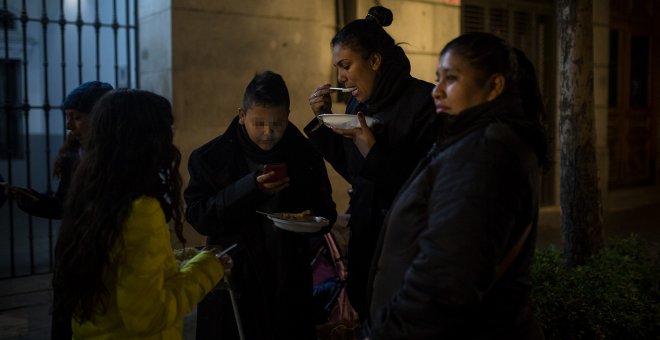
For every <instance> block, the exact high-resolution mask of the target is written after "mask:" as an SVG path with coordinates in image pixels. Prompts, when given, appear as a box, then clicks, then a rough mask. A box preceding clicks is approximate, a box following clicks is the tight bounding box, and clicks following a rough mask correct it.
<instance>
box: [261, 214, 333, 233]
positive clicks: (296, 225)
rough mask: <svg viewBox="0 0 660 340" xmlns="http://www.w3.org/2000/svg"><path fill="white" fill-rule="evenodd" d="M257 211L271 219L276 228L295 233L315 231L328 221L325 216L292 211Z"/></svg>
mask: <svg viewBox="0 0 660 340" xmlns="http://www.w3.org/2000/svg"><path fill="white" fill-rule="evenodd" d="M257 213H260V214H262V215H266V217H268V219H270V220H271V221H273V224H274V225H275V226H276V227H277V228H280V229H283V230H288V231H293V232H297V233H315V232H317V231H319V230H321V228H323V227H325V226H327V225H328V224H329V223H330V221H328V219H327V218H325V217H321V216H310V215H305V214H294V213H265V212H262V211H257Z"/></svg>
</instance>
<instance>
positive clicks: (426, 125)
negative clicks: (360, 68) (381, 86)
mask: <svg viewBox="0 0 660 340" xmlns="http://www.w3.org/2000/svg"><path fill="white" fill-rule="evenodd" d="M432 89H433V85H432V84H430V83H427V82H424V81H421V80H419V79H415V78H413V77H411V76H410V75H405V76H401V77H399V78H398V79H397V80H396V84H395V85H391V91H390V92H389V93H387V96H388V97H387V100H384V101H382V102H381V103H380V105H377V106H374V105H372V106H370V105H364V104H361V103H359V102H358V101H357V100H355V99H354V98H351V99H350V101H349V103H348V106H347V108H346V113H347V114H357V113H358V112H360V111H362V112H364V113H365V115H367V116H371V117H374V118H376V119H378V120H379V121H380V124H376V125H375V126H374V127H372V132H373V133H374V136H375V137H376V144H375V145H374V146H373V148H372V149H371V150H370V152H369V154H368V155H367V157H366V158H365V157H362V155H361V154H360V152H359V151H358V149H357V147H356V146H355V144H353V142H352V140H351V139H349V138H345V137H343V136H340V135H337V134H336V133H334V132H332V130H331V129H329V128H327V127H325V126H322V127H320V128H318V129H316V130H312V129H313V127H315V126H316V124H317V122H316V120H314V121H312V122H311V123H310V124H309V125H307V127H305V132H306V133H307V135H308V136H309V139H310V141H311V142H312V143H313V144H314V146H316V147H317V148H318V149H319V150H320V151H321V153H322V154H323V157H325V159H326V160H327V161H328V162H329V163H330V164H331V165H332V167H333V168H334V169H335V170H336V171H337V172H338V173H339V174H340V175H341V176H342V177H344V179H346V181H348V182H349V183H350V184H351V187H352V196H351V198H350V203H349V208H348V213H349V214H350V220H349V222H348V227H349V228H350V231H351V237H350V240H349V246H348V254H347V260H348V266H347V270H348V284H347V287H346V290H347V293H348V296H349V299H350V300H351V303H352V304H353V307H354V308H355V309H356V311H357V312H358V313H359V314H360V317H361V318H364V317H365V316H366V313H367V311H368V309H367V305H366V302H365V301H366V299H365V297H366V288H367V286H366V282H367V276H368V273H369V268H370V265H371V261H372V259H373V254H374V248H375V246H376V241H377V239H378V234H379V233H380V227H381V225H382V223H383V218H384V216H385V214H386V213H387V211H388V209H389V207H390V205H391V204H392V200H393V199H394V196H395V195H396V193H397V192H398V191H399V188H400V187H401V185H402V184H403V183H404V182H405V180H406V179H407V178H408V176H409V175H410V172H411V171H412V170H413V169H414V167H415V165H416V164H417V162H419V160H420V159H421V158H422V157H423V156H424V155H425V154H426V152H427V151H428V150H429V149H430V147H431V145H432V144H433V141H434V138H435V136H436V135H437V130H438V125H437V123H436V114H435V106H434V104H433V100H432V98H431V90H432Z"/></svg>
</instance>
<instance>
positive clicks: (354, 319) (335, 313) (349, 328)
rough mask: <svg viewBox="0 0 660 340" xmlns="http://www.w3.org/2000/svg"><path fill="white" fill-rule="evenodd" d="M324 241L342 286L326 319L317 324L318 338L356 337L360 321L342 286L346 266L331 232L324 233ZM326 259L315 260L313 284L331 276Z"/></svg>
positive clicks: (345, 275)
mask: <svg viewBox="0 0 660 340" xmlns="http://www.w3.org/2000/svg"><path fill="white" fill-rule="evenodd" d="M324 238H325V243H326V245H327V247H328V250H329V251H330V254H331V255H332V259H333V260H334V269H335V270H334V272H335V274H336V276H337V278H338V279H339V281H340V282H341V284H342V286H341V289H340V291H339V294H338V295H337V298H336V301H335V303H334V306H332V307H331V308H332V309H331V311H330V315H329V318H328V321H327V322H326V323H323V324H320V325H318V326H317V331H318V336H319V339H333V340H335V339H347V340H348V339H350V340H352V339H358V337H359V334H360V321H359V318H358V314H357V313H356V312H355V310H354V309H353V307H352V306H351V303H350V301H349V300H348V296H346V288H345V287H344V285H345V282H346V277H347V275H348V274H347V272H346V268H345V267H344V259H343V257H342V255H341V253H340V252H339V249H338V248H337V244H336V243H335V240H334V237H332V234H331V233H327V234H325V235H324ZM324 263H325V264H327V261H315V262H314V264H313V268H312V270H313V272H314V277H315V282H314V283H315V284H318V283H319V282H321V281H322V280H325V279H327V278H330V277H332V275H328V270H327V266H324V265H323V264H324Z"/></svg>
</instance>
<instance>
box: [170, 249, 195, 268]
mask: <svg viewBox="0 0 660 340" xmlns="http://www.w3.org/2000/svg"><path fill="white" fill-rule="evenodd" d="M173 251H174V258H175V259H176V263H177V264H178V265H179V267H181V266H183V265H185V264H186V263H187V262H188V261H190V259H192V258H193V257H195V255H197V254H199V250H198V249H197V248H193V247H186V248H183V249H174V250H173Z"/></svg>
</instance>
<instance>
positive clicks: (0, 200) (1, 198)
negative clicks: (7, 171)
mask: <svg viewBox="0 0 660 340" xmlns="http://www.w3.org/2000/svg"><path fill="white" fill-rule="evenodd" d="M0 185H2V186H3V189H4V186H5V185H6V183H5V178H4V177H2V174H0ZM5 202H7V195H6V194H5V191H4V190H0V208H2V206H3V205H5Z"/></svg>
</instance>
